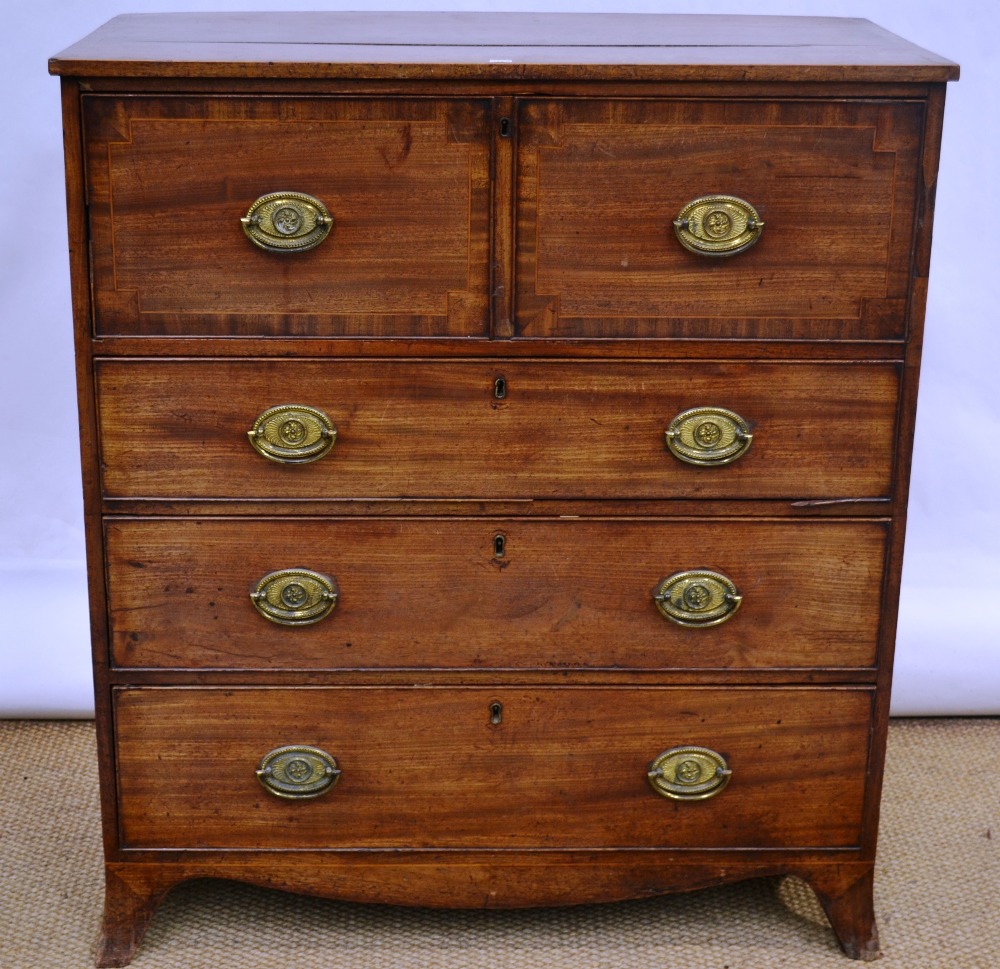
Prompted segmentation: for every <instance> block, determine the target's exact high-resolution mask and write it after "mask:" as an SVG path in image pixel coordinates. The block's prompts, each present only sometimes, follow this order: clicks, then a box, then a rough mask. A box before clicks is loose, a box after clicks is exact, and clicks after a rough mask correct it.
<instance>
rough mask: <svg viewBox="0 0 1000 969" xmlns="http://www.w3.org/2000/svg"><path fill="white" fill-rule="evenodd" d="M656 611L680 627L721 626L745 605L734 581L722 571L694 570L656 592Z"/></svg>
mask: <svg viewBox="0 0 1000 969" xmlns="http://www.w3.org/2000/svg"><path fill="white" fill-rule="evenodd" d="M653 599H654V601H655V602H656V608H657V609H659V610H660V612H661V614H662V615H664V616H665V617H666V618H667V619H669V620H670V621H671V622H675V623H677V625H678V626H695V627H700V626H718V625H719V623H723V622H725V621H726V620H727V619H730V618H731V617H732V615H733V613H735V612H736V610H737V609H739V607H740V605H741V603H742V602H743V596H741V595H740V594H739V592H738V591H737V589H736V586H735V585H734V584H733V583H732V581H731V580H730V579H728V578H726V576H724V575H723V574H722V573H721V572H710V571H708V570H707V569H695V570H692V571H688V572H675V573H674V574H673V575H671V576H668V577H667V578H665V579H664V580H663V581H662V582H660V584H659V585H658V586H657V587H656V591H655V592H654V593H653Z"/></svg>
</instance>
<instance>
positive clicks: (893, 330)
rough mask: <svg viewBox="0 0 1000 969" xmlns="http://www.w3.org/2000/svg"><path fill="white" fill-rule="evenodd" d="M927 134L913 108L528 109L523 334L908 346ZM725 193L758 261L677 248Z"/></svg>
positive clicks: (520, 288)
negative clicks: (683, 223) (706, 207)
mask: <svg viewBox="0 0 1000 969" xmlns="http://www.w3.org/2000/svg"><path fill="white" fill-rule="evenodd" d="M922 125H923V105H922V104H921V103H920V102H915V101H913V102H907V101H899V102H894V103H889V102H874V101H838V102H823V101H819V102H817V101H773V102H754V101H727V102H721V101H691V100H660V101H656V100H609V101H588V100H579V101H571V100H537V101H526V102H524V103H523V105H522V106H521V109H520V115H519V119H518V138H519V141H518V177H517V190H518V200H519V212H518V222H517V272H518V275H517V292H516V318H517V324H516V330H517V333H518V335H520V336H525V337H538V338H546V337H645V338H648V337H706V338H749V339H796V340H897V339H901V338H902V337H903V336H904V335H905V323H906V319H905V303H906V296H907V289H908V285H909V276H910V252H911V247H912V240H913V227H914V218H915V200H916V197H917V189H918V160H919V147H920V139H921V132H922ZM714 195H728V196H736V197H737V198H739V199H741V200H744V201H746V202H748V203H749V204H750V205H751V206H752V207H753V208H754V209H755V210H756V212H757V213H758V215H759V217H760V219H761V220H762V221H763V222H764V229H763V231H762V234H761V235H760V237H759V240H758V241H757V242H756V243H755V244H754V245H753V246H752V247H751V248H749V249H747V250H745V251H743V252H740V253H739V254H737V255H732V256H727V257H719V256H711V255H709V256H706V255H696V254H694V253H692V252H689V251H688V250H687V249H685V248H684V247H683V246H682V245H681V243H680V241H679V240H678V238H677V235H676V234H675V230H674V220H675V219H677V218H678V216H679V215H680V214H681V211H682V209H683V208H684V207H685V206H686V205H687V203H689V202H691V201H693V200H695V199H699V198H703V197H705V196H714ZM719 218H720V219H721V220H722V222H723V223H724V222H725V221H726V219H727V217H726V215H725V214H724V213H723V215H721V216H719ZM725 228H726V226H725V225H723V224H721V223H720V225H719V226H718V231H719V233H720V234H723V235H724V234H725Z"/></svg>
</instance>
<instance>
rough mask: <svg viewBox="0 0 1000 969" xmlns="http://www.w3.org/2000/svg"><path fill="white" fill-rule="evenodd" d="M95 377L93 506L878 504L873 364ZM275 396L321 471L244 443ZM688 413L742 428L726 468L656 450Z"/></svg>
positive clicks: (405, 368) (138, 365)
mask: <svg viewBox="0 0 1000 969" xmlns="http://www.w3.org/2000/svg"><path fill="white" fill-rule="evenodd" d="M498 376H503V378H504V379H505V381H506V388H507V391H506V396H505V397H504V398H503V399H502V400H497V399H495V397H494V383H495V380H496V378H497V377H498ZM97 379H98V387H99V392H100V394H101V401H102V403H101V432H102V458H103V464H104V489H105V494H107V495H108V496H109V497H123V498H127V497H137V498H139V497H142V498H168V497H169V498H187V497H193V498H197V497H201V498H254V497H268V498H334V497H343V498H351V497H355V498H371V497H395V498H399V497H405V498H483V499H503V498H525V499H527V498H534V499H537V498H616V499H620V498H667V497H673V498H680V497H697V498H759V497H767V498H788V497H790V496H794V497H795V498H798V499H808V498H813V499H831V498H877V497H881V496H884V495H887V493H888V491H889V488H890V481H891V470H892V465H891V451H892V440H893V434H894V424H895V418H896V393H897V380H898V377H897V368H896V367H895V366H894V365H884V366H879V365H874V364H868V365H860V366H855V365H851V364H846V365H834V364H822V365H814V366H813V365H806V364H801V365H798V364H796V365H787V366H786V365H780V364H773V365H772V364H769V363H766V362H755V363H752V364H751V363H739V364H735V363H734V364H726V363H718V364H676V365H664V364H648V363H633V364H618V363H604V364H598V363H594V362H589V363H586V364H584V363H583V362H580V361H578V362H576V363H567V362H561V363H556V362H552V363H536V362H527V361H514V360H507V359H495V360H490V361H481V362H475V363H472V362H469V363H466V362H459V361H442V360H425V361H419V362H409V361H397V360H388V359H387V360H381V361H351V362H347V361H341V362H331V361H315V362H314V361H308V360H295V361H274V360H254V361H239V362H237V361H232V362H230V361H172V362H169V363H167V362H161V361H144V360H102V361H101V362H100V364H99V366H98V369H97ZM223 388H225V392H224V393H220V391H222V390H223ZM285 403H300V404H307V405H309V406H312V407H316V408H319V409H320V410H322V411H323V412H324V413H326V414H327V416H328V417H329V418H330V420H331V421H333V423H334V425H335V426H336V427H337V431H338V437H337V442H336V444H335V445H334V447H333V449H332V450H331V451H330V452H329V453H328V454H327V455H325V456H324V457H323V458H321V459H320V460H318V461H315V462H313V463H312V464H309V465H305V466H300V467H288V466H282V465H279V464H276V463H274V462H272V461H268V460H267V459H265V458H262V457H260V456H259V455H258V454H256V453H255V452H254V451H253V449H252V448H251V447H250V445H249V443H248V441H247V436H246V435H247V431H248V430H249V429H250V427H251V425H252V424H253V422H254V420H255V419H256V418H257V416H258V415H259V414H261V413H263V412H264V411H265V410H267V409H268V408H270V407H273V406H276V405H278V404H285ZM698 406H718V407H724V408H728V409H730V410H733V411H735V412H736V413H738V414H740V415H741V416H743V418H744V419H745V420H747V421H748V422H749V423H750V425H751V427H752V428H753V430H754V433H755V437H754V441H753V444H752V445H751V447H750V449H749V450H748V451H747V453H746V454H745V455H744V456H743V457H741V458H740V459H739V460H737V461H736V462H735V463H733V464H731V465H728V466H725V467H723V468H715V469H705V468H699V467H695V466H692V465H689V464H685V463H684V462H682V461H679V460H678V459H676V458H674V457H673V456H672V455H671V454H670V453H669V452H668V451H667V449H666V444H665V437H664V435H665V432H666V430H667V427H668V425H669V424H670V421H671V420H672V419H673V418H674V417H675V416H676V415H677V414H679V413H681V412H682V411H684V410H687V409H688V408H691V407H698ZM390 455H391V457H389V456H390Z"/></svg>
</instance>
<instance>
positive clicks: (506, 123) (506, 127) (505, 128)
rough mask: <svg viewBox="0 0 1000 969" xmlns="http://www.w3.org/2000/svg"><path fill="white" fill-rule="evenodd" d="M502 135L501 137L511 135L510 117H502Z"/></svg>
mask: <svg viewBox="0 0 1000 969" xmlns="http://www.w3.org/2000/svg"><path fill="white" fill-rule="evenodd" d="M500 137H501V138H509V137H510V118H501V119H500Z"/></svg>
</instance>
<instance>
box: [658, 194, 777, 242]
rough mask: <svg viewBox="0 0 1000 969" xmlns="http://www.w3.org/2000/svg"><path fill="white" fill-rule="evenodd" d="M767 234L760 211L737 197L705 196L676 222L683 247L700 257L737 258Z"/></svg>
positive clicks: (686, 210)
mask: <svg viewBox="0 0 1000 969" xmlns="http://www.w3.org/2000/svg"><path fill="white" fill-rule="evenodd" d="M763 231H764V223H763V221H762V220H761V217H760V216H759V215H758V214H757V210H756V209H755V208H754V207H753V206H752V205H751V204H750V203H749V202H744V201H743V199H740V198H736V196H735V195H703V196H702V197H701V198H696V199H693V200H692V201H690V202H688V204H687V205H685V206H684V208H682V209H681V210H680V213H679V214H678V216H677V218H676V219H674V232H675V233H677V238H678V240H679V241H680V244H681V245H682V246H683V247H684V248H685V249H687V250H688V251H689V252H693V253H696V254H697V255H699V256H735V255H737V254H738V253H741V252H745V251H746V250H747V249H749V248H750V247H751V246H752V245H753V244H754V243H755V242H757V240H758V239H760V236H761V233H762V232H763Z"/></svg>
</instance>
